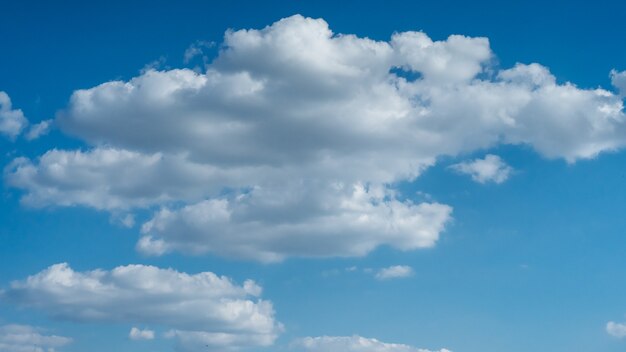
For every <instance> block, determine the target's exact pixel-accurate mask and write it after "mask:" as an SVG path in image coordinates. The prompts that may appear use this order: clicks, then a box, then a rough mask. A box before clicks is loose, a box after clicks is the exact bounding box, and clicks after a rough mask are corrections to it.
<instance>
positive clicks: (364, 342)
mask: <svg viewBox="0 0 626 352" xmlns="http://www.w3.org/2000/svg"><path fill="white" fill-rule="evenodd" d="M293 347H295V348H297V349H298V350H303V351H309V352H451V351H449V350H447V349H445V348H442V349H440V350H438V351H431V350H427V349H423V348H416V347H411V346H408V345H403V344H396V343H385V342H381V341H378V340H376V339H370V338H365V337H361V336H357V335H354V336H319V337H305V338H303V339H299V340H297V341H296V342H295V343H293Z"/></svg>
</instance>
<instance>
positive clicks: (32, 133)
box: [26, 120, 53, 141]
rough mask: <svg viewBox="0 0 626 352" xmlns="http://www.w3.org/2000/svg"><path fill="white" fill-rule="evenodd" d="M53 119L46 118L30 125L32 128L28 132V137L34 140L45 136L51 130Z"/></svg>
mask: <svg viewBox="0 0 626 352" xmlns="http://www.w3.org/2000/svg"><path fill="white" fill-rule="evenodd" d="M52 123H53V120H45V121H41V122H40V123H38V124H35V125H32V126H30V129H29V130H28V132H27V133H26V139H27V140H29V141H32V140H34V139H37V138H39V137H41V136H44V135H46V134H48V133H49V132H50V128H51V127H52Z"/></svg>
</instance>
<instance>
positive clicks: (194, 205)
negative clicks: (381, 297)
mask: <svg viewBox="0 0 626 352" xmlns="http://www.w3.org/2000/svg"><path fill="white" fill-rule="evenodd" d="M493 57H494V55H493V53H492V52H491V49H490V46H489V41H488V40H487V39H486V38H470V37H465V36H461V35H453V36H450V37H449V38H447V39H446V40H442V41H433V40H432V39H431V38H429V37H428V36H427V35H426V34H424V33H422V32H403V33H396V34H394V35H393V36H392V37H391V39H390V40H389V41H374V40H371V39H368V38H359V37H357V36H355V35H347V34H346V35H343V34H334V33H333V32H332V31H331V30H330V28H329V26H328V24H327V23H326V22H325V21H324V20H321V19H311V18H304V17H302V16H292V17H289V18H286V19H283V20H280V21H278V22H276V23H274V24H272V25H270V26H268V27H266V28H263V29H261V30H255V29H250V30H237V31H233V30H230V31H227V32H226V35H225V38H224V43H223V45H222V47H221V50H220V52H219V54H218V56H217V57H216V58H215V59H214V60H213V61H212V62H211V63H209V64H207V68H206V71H205V72H195V71H193V70H189V69H174V70H167V71H156V70H147V71H145V72H143V73H142V74H141V75H139V76H137V77H135V78H132V79H131V80H129V81H111V82H105V83H103V84H101V85H98V86H96V87H93V88H90V89H84V90H78V91H75V92H74V94H73V95H72V97H71V100H70V104H69V105H68V106H67V108H66V109H65V110H64V111H62V112H60V113H59V114H58V116H57V119H56V121H55V123H56V124H57V125H58V126H60V127H61V129H62V130H63V131H65V132H66V133H68V134H71V135H74V136H77V137H79V138H81V139H83V140H84V141H86V142H87V143H88V144H90V145H91V146H92V147H91V149H89V150H84V151H82V150H81V151H78V150H76V151H71V150H56V149H53V150H51V151H48V152H47V153H45V154H44V155H42V156H41V157H40V158H38V159H37V160H30V159H26V158H18V159H16V160H14V162H13V163H12V164H11V165H10V166H9V167H8V168H7V169H6V171H5V172H6V179H7V182H8V183H9V184H10V185H12V186H13V187H17V188H20V189H23V190H24V192H25V194H24V196H23V198H22V201H23V202H24V203H25V204H28V205H31V206H46V205H63V206H73V205H82V206H87V207H92V208H96V209H105V210H110V211H116V210H120V209H121V210H132V209H133V208H138V207H139V208H144V207H152V206H162V207H163V209H162V210H160V211H158V212H156V213H155V214H154V216H153V218H152V219H150V220H149V221H147V222H146V223H145V224H144V226H143V227H142V237H141V239H140V241H139V243H138V245H137V248H138V249H139V250H140V251H142V252H144V253H148V254H155V255H160V254H163V253H168V252H171V251H181V252H186V253H189V252H192V253H205V252H210V253H218V254H224V255H229V256H235V257H245V258H252V259H256V260H263V261H272V260H280V259H282V258H285V257H288V256H294V255H295V256H358V255H365V254H367V253H368V252H370V251H371V250H373V249H375V248H376V247H378V246H381V245H388V246H392V247H395V248H398V249H401V250H411V249H415V248H421V247H428V246H432V245H434V244H435V243H436V241H437V240H438V238H439V236H440V233H441V232H442V231H443V230H444V229H445V225H446V224H447V223H448V221H449V220H450V217H451V210H452V209H451V207H449V206H446V205H442V204H437V203H422V204H415V203H413V202H411V201H400V200H399V199H400V197H399V195H398V194H397V191H396V190H395V189H394V188H393V186H390V185H392V184H393V183H394V182H395V181H402V180H412V179H414V178H415V177H417V176H419V174H420V173H421V172H422V171H423V170H424V169H425V168H427V167H429V166H431V165H433V164H434V163H435V162H436V160H437V158H438V157H439V156H442V155H457V154H459V153H468V152H472V151H475V150H477V149H483V148H489V147H493V146H496V145H498V144H526V145H530V146H532V147H533V148H534V149H535V150H536V151H537V152H539V153H540V154H542V155H544V156H546V157H548V158H564V159H566V160H567V161H569V162H574V161H576V160H578V159H581V158H593V157H595V156H596V155H597V154H598V153H601V152H605V151H612V150H615V149H618V148H621V147H623V146H624V144H625V143H626V123H625V119H626V117H625V115H624V111H623V101H622V98H621V97H620V96H619V95H616V94H614V93H612V92H610V91H607V90H603V89H581V88H578V87H576V86H575V85H574V84H572V83H564V84H558V83H557V81H556V79H555V77H554V76H553V75H552V74H551V73H550V72H549V71H548V69H547V68H545V67H543V66H541V65H539V64H530V65H525V64H517V65H516V66H515V67H513V68H510V69H505V70H498V69H497V67H494V66H493V64H492V62H493V60H492V59H493ZM402 71H404V72H406V73H412V74H413V73H417V74H418V76H419V77H420V78H418V79H415V80H411V79H407V78H405V77H403V76H407V77H408V76H410V75H405V74H403V73H402ZM619 74H621V73H616V75H619ZM614 82H618V81H616V80H615V79H614ZM615 84H616V85H617V84H618V83H615ZM497 170H499V171H497V172H496V175H501V174H502V172H503V171H502V170H501V169H497ZM505 170H506V169H505ZM486 177H489V176H486ZM502 178H503V176H495V178H493V180H494V181H496V182H497V180H499V179H502Z"/></svg>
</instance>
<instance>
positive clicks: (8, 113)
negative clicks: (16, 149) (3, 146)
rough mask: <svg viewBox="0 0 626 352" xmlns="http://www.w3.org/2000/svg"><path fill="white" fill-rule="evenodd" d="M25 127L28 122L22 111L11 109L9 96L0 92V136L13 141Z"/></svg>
mask: <svg viewBox="0 0 626 352" xmlns="http://www.w3.org/2000/svg"><path fill="white" fill-rule="evenodd" d="M26 125H28V120H26V117H24V113H23V112H22V110H20V109H13V108H12V106H11V98H9V95H8V94H7V93H5V92H3V91H0V134H4V135H5V136H7V137H9V138H10V139H15V137H17V136H18V135H19V134H20V132H22V129H23V128H24V127H26Z"/></svg>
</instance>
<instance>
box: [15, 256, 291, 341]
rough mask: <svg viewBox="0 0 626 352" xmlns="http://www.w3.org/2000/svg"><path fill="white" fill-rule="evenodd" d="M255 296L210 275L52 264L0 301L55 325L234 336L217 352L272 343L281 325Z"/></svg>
mask: <svg viewBox="0 0 626 352" xmlns="http://www.w3.org/2000/svg"><path fill="white" fill-rule="evenodd" d="M260 294H261V288H260V287H259V286H258V285H257V284H256V283H254V282H253V281H250V280H248V281H246V282H245V283H244V284H243V285H241V286H239V285H236V284H234V283H233V282H232V281H231V280H230V279H229V278H227V277H223V276H222V277H219V276H217V275H215V274H213V273H211V272H203V273H199V274H195V275H190V274H186V273H181V272H177V271H174V270H172V269H159V268H156V267H153V266H144V265H128V266H120V267H116V268H114V269H113V270H111V271H104V270H94V271H87V272H76V271H74V270H72V269H71V268H70V267H69V266H68V265H67V264H56V265H53V266H51V267H49V268H47V269H46V270H43V271H42V272H40V273H38V274H35V275H32V276H29V277H28V278H27V279H25V280H22V281H15V282H12V283H11V285H10V287H9V288H8V289H7V290H5V292H4V294H3V295H4V296H5V297H6V298H7V299H8V300H9V301H11V302H13V303H15V304H17V305H19V306H23V307H32V308H37V309H41V310H43V311H45V312H47V313H48V314H49V315H50V316H51V317H54V318H58V319H68V320H72V321H84V322H116V323H128V324H142V325H147V324H150V325H159V326H163V327H165V328H169V329H175V330H179V331H180V332H181V334H182V335H184V334H186V333H196V332H199V333H206V334H209V335H210V334H218V335H219V334H229V335H232V336H234V338H233V340H232V341H234V342H233V344H229V345H228V346H224V345H220V341H221V340H215V341H214V342H215V343H214V344H211V347H212V348H215V349H216V350H220V349H222V348H226V347H228V348H232V349H236V348H240V347H249V346H267V345H271V344H272V343H273V342H274V340H275V339H276V337H277V335H278V334H279V333H280V331H281V330H282V326H281V324H280V323H278V322H276V321H275V319H274V309H273V307H272V303H271V302H269V301H265V300H261V299H259V298H258V297H259V296H260ZM131 335H132V331H131ZM182 335H181V336H182ZM181 343H182V342H181ZM238 343H240V344H238ZM207 344H209V343H208V342H207Z"/></svg>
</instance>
